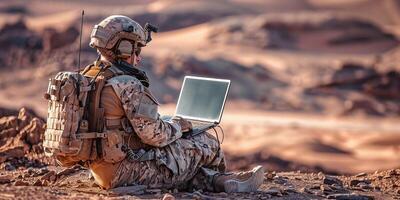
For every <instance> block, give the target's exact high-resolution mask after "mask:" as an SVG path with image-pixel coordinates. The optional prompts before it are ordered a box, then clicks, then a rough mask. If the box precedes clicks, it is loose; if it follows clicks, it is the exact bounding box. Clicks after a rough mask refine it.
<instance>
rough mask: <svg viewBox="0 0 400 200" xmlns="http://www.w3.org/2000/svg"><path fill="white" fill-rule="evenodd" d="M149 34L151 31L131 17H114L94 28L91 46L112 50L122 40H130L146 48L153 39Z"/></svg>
mask: <svg viewBox="0 0 400 200" xmlns="http://www.w3.org/2000/svg"><path fill="white" fill-rule="evenodd" d="M146 27H147V24H146ZM149 33H150V30H148V29H147V28H146V29H144V28H142V26H140V25H139V24H138V23H137V22H135V21H134V20H132V19H131V18H129V17H126V16H122V15H112V16H109V17H107V18H106V19H104V20H103V21H101V22H100V23H99V24H97V25H95V26H94V28H93V30H92V34H91V35H90V44H89V45H90V46H91V47H92V48H97V49H99V48H102V49H112V48H113V47H114V46H115V45H116V44H117V43H118V42H120V41H121V40H128V41H134V42H137V45H138V46H145V45H146V44H147V43H148V42H149V41H150V38H151V37H150V34H149Z"/></svg>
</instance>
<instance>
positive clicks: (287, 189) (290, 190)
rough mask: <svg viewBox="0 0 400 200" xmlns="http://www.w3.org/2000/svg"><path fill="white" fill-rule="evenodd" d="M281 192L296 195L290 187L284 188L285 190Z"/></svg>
mask: <svg viewBox="0 0 400 200" xmlns="http://www.w3.org/2000/svg"><path fill="white" fill-rule="evenodd" d="M283 191H284V192H285V193H297V190H296V189H294V188H292V187H289V188H285V189H283Z"/></svg>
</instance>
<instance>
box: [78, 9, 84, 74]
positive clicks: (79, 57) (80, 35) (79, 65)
mask: <svg viewBox="0 0 400 200" xmlns="http://www.w3.org/2000/svg"><path fill="white" fill-rule="evenodd" d="M83 15H85V10H82V16H81V31H80V32H79V53H78V72H79V71H80V70H81V49H82V30H83Z"/></svg>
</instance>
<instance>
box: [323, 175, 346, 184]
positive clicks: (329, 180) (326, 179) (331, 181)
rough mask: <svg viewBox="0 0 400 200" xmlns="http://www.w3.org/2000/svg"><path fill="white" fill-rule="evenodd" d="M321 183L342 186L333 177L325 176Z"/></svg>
mask: <svg viewBox="0 0 400 200" xmlns="http://www.w3.org/2000/svg"><path fill="white" fill-rule="evenodd" d="M323 183H324V184H327V185H333V184H338V185H343V183H342V181H341V180H339V179H338V178H336V177H333V176H325V177H324V179H323Z"/></svg>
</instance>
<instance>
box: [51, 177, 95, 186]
mask: <svg viewBox="0 0 400 200" xmlns="http://www.w3.org/2000/svg"><path fill="white" fill-rule="evenodd" d="M56 180H57V175H52V176H50V178H49V181H51V182H54V181H56ZM96 186H97V185H96Z"/></svg>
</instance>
